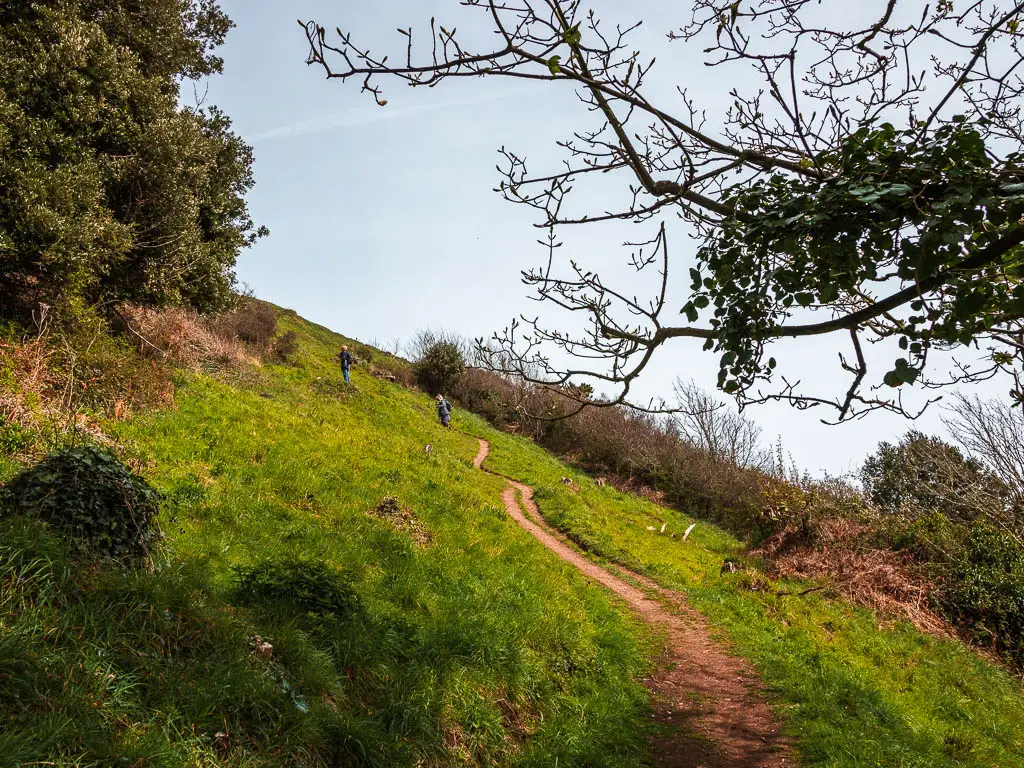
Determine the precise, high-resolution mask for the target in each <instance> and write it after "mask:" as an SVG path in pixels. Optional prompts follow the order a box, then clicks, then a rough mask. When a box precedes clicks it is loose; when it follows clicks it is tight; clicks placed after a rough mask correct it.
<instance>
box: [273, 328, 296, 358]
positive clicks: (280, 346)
mask: <svg viewBox="0 0 1024 768" xmlns="http://www.w3.org/2000/svg"><path fill="white" fill-rule="evenodd" d="M298 351H299V334H297V333H296V332H295V331H286V332H285V333H283V334H281V335H280V336H279V337H278V338H276V339H274V343H273V344H271V345H270V357H271V359H272V360H275V361H276V362H279V363H288V362H291V360H292V358H294V357H295V355H296V353H297V352H298Z"/></svg>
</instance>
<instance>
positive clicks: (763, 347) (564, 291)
mask: <svg viewBox="0 0 1024 768" xmlns="http://www.w3.org/2000/svg"><path fill="white" fill-rule="evenodd" d="M452 5H453V6H456V5H458V6H462V7H463V9H464V12H463V17H462V18H460V19H458V21H459V24H458V29H459V30H461V31H460V32H457V31H456V25H455V24H453V23H451V22H450V21H448V20H444V23H441V22H439V21H435V20H434V19H431V20H430V24H429V29H428V30H427V31H426V33H425V36H426V38H427V39H426V41H424V40H423V39H422V38H423V36H424V35H423V33H422V32H421V33H417V32H415V31H414V28H413V27H411V26H402V27H400V28H399V29H398V32H399V34H400V36H401V37H400V47H399V49H398V50H397V51H390V52H387V54H385V53H379V54H378V53H377V52H375V51H372V50H370V49H369V48H367V47H365V46H362V45H360V44H359V43H358V42H357V41H356V40H354V39H353V36H352V35H351V34H350V33H349V32H347V31H345V30H342V29H338V30H337V36H335V34H334V33H329V32H328V31H327V28H326V27H325V26H324V25H322V24H320V23H319V22H317V21H312V22H306V23H304V27H305V32H306V36H307V39H308V43H309V58H308V61H309V63H310V64H313V65H315V66H318V67H319V68H321V69H322V70H323V71H324V72H325V73H326V75H327V76H328V77H329V78H338V79H340V80H342V81H347V80H354V81H356V82H358V83H360V84H361V86H362V90H363V91H364V92H366V93H368V94H369V95H370V97H371V98H373V99H374V100H375V101H376V102H377V103H378V104H380V105H381V106H382V107H383V106H384V105H385V104H386V103H387V100H386V99H385V98H384V97H383V95H384V94H383V87H384V85H383V83H384V79H385V78H392V79H396V80H399V81H402V82H405V83H407V84H409V85H412V86H416V87H420V86H428V87H433V86H436V85H438V84H440V83H442V82H444V81H446V80H448V79H450V78H483V79H488V78H490V79H493V78H518V79H521V80H538V81H555V82H561V83H565V85H566V86H568V87H570V88H574V89H575V90H576V92H577V93H578V94H579V97H580V100H581V102H582V106H583V111H582V113H581V118H580V125H579V127H578V128H577V129H576V130H575V131H574V132H573V134H572V135H571V136H568V137H565V138H564V139H561V140H560V141H559V142H558V144H559V146H560V147H561V149H562V150H563V152H564V154H565V157H564V161H563V163H562V164H561V165H560V166H558V167H556V168H553V169H544V170H541V171H539V172H538V171H534V170H533V169H530V168H528V167H527V162H526V159H525V158H524V157H523V156H522V155H520V154H517V153H516V152H514V151H511V150H505V149H503V150H502V155H503V158H504V162H503V165H502V166H501V167H500V170H501V173H502V178H501V180H500V185H499V188H500V191H501V193H502V194H503V195H504V196H505V197H506V199H508V200H509V201H510V202H513V203H515V204H518V205H526V206H529V207H531V208H533V209H535V210H536V211H537V212H538V214H539V216H540V220H539V221H538V226H541V227H544V228H546V229H547V230H548V237H547V240H546V247H547V249H548V256H547V258H546V259H545V263H544V264H543V266H542V267H540V268H538V269H527V270H525V271H524V279H525V281H526V283H527V284H529V285H531V286H533V287H534V288H535V290H536V291H537V295H538V298H540V299H541V300H542V301H546V302H549V303H551V304H553V305H557V306H559V307H561V308H562V309H564V310H566V311H567V312H570V313H576V314H577V315H580V316H584V317H586V318H587V322H586V323H585V324H584V326H583V330H580V331H578V332H576V333H567V332H565V331H564V330H558V329H554V328H551V327H548V326H545V325H543V324H542V323H540V322H538V321H536V320H533V321H530V320H528V319H525V318H522V319H520V320H518V321H516V322H515V323H513V325H512V326H511V327H510V328H509V329H507V330H506V332H505V333H503V334H499V335H498V336H497V337H496V338H495V340H494V343H493V344H492V351H493V361H494V362H493V364H494V365H495V367H497V368H499V369H502V370H506V371H516V372H519V373H522V374H524V375H526V376H527V377H529V378H531V379H532V380H537V381H542V382H544V383H546V384H548V385H550V386H553V387H565V386H566V385H569V384H571V383H573V382H576V381H579V379H580V377H586V378H589V379H591V380H593V381H595V382H599V383H600V384H601V385H602V386H615V387H617V390H618V395H617V396H615V397H612V398H609V399H608V400H607V401H606V403H605V404H614V403H619V402H624V401H625V400H626V398H628V397H629V394H630V389H631V387H632V386H633V384H634V382H635V380H636V378H637V377H638V376H639V375H640V374H641V372H642V371H643V370H644V368H645V367H646V366H647V364H648V362H649V361H650V359H651V358H652V355H653V354H654V353H655V352H656V351H658V350H659V349H660V348H661V347H662V346H664V345H666V344H668V343H669V342H671V341H672V340H673V339H678V338H696V339H701V340H703V341H704V346H705V349H706V350H709V351H713V352H715V353H717V356H718V360H719V386H720V387H721V388H722V389H724V390H725V391H727V392H730V393H733V394H735V395H736V396H737V397H738V398H739V400H740V402H741V403H744V404H746V403H753V402H763V401H765V400H772V399H774V400H784V401H788V402H791V403H792V404H794V405H797V406H798V407H810V406H816V405H820V406H825V407H828V408H831V409H834V411H833V412H832V416H831V418H834V419H837V420H844V419H849V418H855V417H856V416H858V415H860V414H863V413H865V412H866V411H869V410H872V409H877V408H884V409H889V410H893V411H897V412H900V413H904V414H907V415H914V413H915V411H913V409H908V408H905V406H904V402H903V399H902V393H903V391H904V390H905V389H907V388H910V387H916V388H919V389H923V390H928V389H930V388H937V387H941V386H944V385H950V384H957V383H962V382H966V381H976V380H978V379H981V378H985V377H990V376H993V375H996V374H998V373H1000V372H1003V373H1009V374H1010V375H1011V376H1013V377H1014V384H1013V386H1012V396H1013V397H1015V398H1017V399H1019V400H1022V401H1024V394H1022V381H1021V372H1022V369H1024V325H1022V318H1024V282H1022V280H1021V277H1022V274H1024V250H1022V248H1021V244H1022V242H1024V221H1022V218H1024V165H1022V157H1021V145H1022V142H1024V124H1022V119H1021V118H1022V115H1021V99H1022V95H1024V79H1022V71H1024V68H1022V60H1024V56H1022V55H1021V50H1020V44H1021V40H1022V36H1024V25H1022V24H1021V20H1022V19H1021V16H1022V14H1024V3H1018V2H1008V1H1007V0H969V1H968V2H952V1H951V0H940V1H939V2H938V3H935V4H931V5H923V4H921V3H919V2H912V1H911V0H870V2H865V3H859V4H849V5H848V6H844V8H843V9H842V12H837V11H836V10H835V9H834V7H832V6H829V7H826V5H828V4H824V5H823V4H821V3H818V2H812V0H691V2H690V3H689V8H685V9H684V8H680V19H679V25H678V26H677V27H676V28H675V29H671V30H665V33H666V38H667V43H666V44H671V45H683V46H693V47H696V49H697V50H699V51H700V52H701V55H702V56H703V57H704V59H705V62H706V64H707V65H708V66H710V67H719V68H723V69H724V70H725V71H726V72H727V73H728V76H729V82H732V83H735V85H734V87H733V88H732V90H731V92H730V93H729V99H728V101H729V105H728V106H727V107H724V108H722V109H718V110H717V111H716V109H715V108H714V106H713V102H715V100H716V98H717V97H718V95H719V94H715V93H711V92H709V91H708V90H704V89H702V83H701V80H702V79H701V78H700V77H698V76H696V75H697V73H694V72H692V71H683V72H681V73H680V75H679V83H678V88H677V89H675V91H669V90H668V89H666V88H664V87H659V86H658V84H657V83H654V84H651V83H650V81H651V80H652V77H651V73H652V72H653V71H654V70H655V68H656V65H657V64H656V61H655V58H654V56H653V55H651V54H643V53H641V52H640V51H638V50H635V49H634V48H633V47H632V44H631V34H632V33H633V32H634V31H635V29H636V28H637V27H638V26H639V22H637V24H635V25H633V26H630V25H629V24H626V25H617V26H610V25H608V24H602V21H601V19H600V18H599V14H598V13H597V12H596V11H594V10H587V8H586V7H585V6H584V5H583V4H582V3H580V2H578V0H462V2H459V3H456V2H454V1H453V3H452ZM474 12H475V13H476V22H477V26H476V27H474V26H473V19H472V18H471V17H472V14H473V13H474ZM482 30H486V31H490V32H491V33H492V34H491V35H490V36H487V35H483V34H480V32H481V31H482ZM488 37H489V39H491V40H493V41H495V42H494V43H493V44H487V43H485V44H479V43H478V41H480V40H487V39H488ZM661 74H664V73H661ZM720 82H721V80H719V81H718V82H717V83H714V84H713V86H712V87H714V88H717V89H720V88H721V86H720V84H719V83H720ZM586 121H589V124H588V123H587V122H586ZM609 178H617V179H618V181H619V189H620V191H621V194H620V195H619V196H618V198H617V199H613V198H609V197H607V196H604V198H605V199H606V202H605V200H604V199H603V201H602V207H601V208H600V209H599V210H594V209H592V208H590V207H588V201H589V200H593V199H597V198H596V197H595V196H594V195H589V196H587V195H580V194H578V190H580V189H586V188H588V187H589V188H591V189H600V190H602V195H603V190H606V189H607V184H608V179H609ZM598 185H600V186H598ZM580 201H582V202H580ZM616 206H617V207H616ZM616 220H617V221H628V222H634V223H644V222H648V225H647V226H649V227H650V228H651V229H650V233H649V235H648V236H645V237H642V238H639V240H641V242H637V243H632V244H627V246H628V247H629V251H630V256H629V259H628V262H629V263H630V264H631V265H632V266H634V267H635V268H636V269H637V270H639V271H640V272H644V273H646V272H651V273H654V275H653V277H654V278H655V279H653V280H652V288H651V290H652V295H651V296H650V297H647V298H643V297H641V298H637V296H636V295H635V294H634V293H633V290H634V289H633V288H632V287H630V286H624V285H621V284H615V282H614V281H606V280H603V279H602V278H601V276H600V275H599V274H598V273H597V272H596V270H595V268H594V267H592V266H590V265H588V259H587V256H586V255H583V256H580V257H579V258H561V257H560V251H559V250H558V248H559V246H560V245H561V241H560V240H559V236H558V235H557V234H556V233H557V232H558V231H559V230H560V229H561V228H565V227H579V226H587V227H599V226H602V223H603V222H608V221H616ZM679 236H692V237H694V238H695V239H696V242H697V246H696V248H695V249H694V250H693V251H692V252H691V253H689V254H683V255H682V256H680V255H678V254H676V252H675V250H673V249H670V241H671V242H675V239H678V238H679ZM670 250H671V252H672V254H673V255H672V258H671V259H670V256H669V254H670ZM670 266H672V267H673V268H674V269H679V268H680V267H682V268H683V269H684V270H686V271H688V273H689V277H690V286H689V295H688V296H686V297H682V298H681V299H679V300H678V301H677V300H676V299H674V298H673V297H672V296H670V295H669V291H668V286H669V277H668V275H669V267H670ZM685 273H686V272H685V271H684V274H685ZM679 315H682V316H683V317H684V318H685V322H684V323H681V324H680V323H679V322H678V320H677V319H676V318H677V317H678V316H679ZM826 334H840V335H841V337H842V338H841V341H842V342H843V344H845V346H846V351H845V352H841V353H840V354H838V356H837V359H836V364H837V365H838V366H839V368H840V370H841V371H843V372H845V373H846V375H848V376H849V385H848V387H847V386H846V385H843V386H842V390H841V391H834V392H833V391H824V392H822V391H818V390H815V389H814V388H813V384H814V382H811V384H810V385H804V384H801V383H800V382H798V381H794V380H793V377H792V376H791V375H787V372H786V371H785V370H782V366H779V365H778V364H777V362H776V358H775V357H774V356H773V354H772V347H773V345H774V344H776V343H777V342H778V341H779V340H780V339H786V338H790V339H800V338H805V337H810V336H820V335H826ZM867 343H872V344H874V345H876V349H877V350H884V358H885V359H887V360H888V362H886V363H885V364H884V365H883V366H881V367H879V366H878V355H877V354H872V355H866V354H865V352H864V350H865V347H866V344H867ZM837 346H838V345H837ZM957 350H960V351H966V352H967V353H968V354H967V358H969V359H963V358H962V359H961V360H960V361H959V362H958V363H957V364H956V365H955V366H954V367H952V368H948V367H947V368H945V369H942V370H939V371H937V373H936V375H930V372H931V371H934V370H936V369H935V365H934V362H932V364H931V365H930V358H931V357H933V356H934V353H936V352H947V351H954V352H955V351H957ZM564 353H568V357H569V359H575V360H581V361H583V362H582V363H581V365H580V366H579V367H572V366H569V367H566V366H564V365H561V364H559V363H558V362H557V361H558V360H562V359H565V354H564ZM869 360H871V361H874V362H873V363H872V365H869ZM979 361H980V362H979ZM872 366H874V367H872ZM950 371H952V373H950ZM809 387H810V388H809ZM926 397H927V395H926ZM581 406H582V403H581Z"/></svg>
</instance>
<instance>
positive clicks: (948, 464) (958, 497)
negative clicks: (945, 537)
mask: <svg viewBox="0 0 1024 768" xmlns="http://www.w3.org/2000/svg"><path fill="white" fill-rule="evenodd" d="M861 478H862V480H863V483H864V488H865V490H866V491H867V494H868V496H869V498H870V499H871V501H873V502H874V503H875V504H876V505H878V507H879V508H880V509H882V510H883V511H885V512H887V513H889V514H891V515H896V516H900V517H902V518H904V519H906V520H908V521H913V520H916V519H918V518H920V517H924V516H927V515H930V514H933V513H938V514H941V515H944V516H946V517H947V518H949V519H950V520H952V521H953V522H957V523H964V524H970V523H972V522H974V521H975V520H980V519H981V520H983V519H992V520H996V519H1003V517H1004V516H1005V514H1006V510H1007V507H1008V502H1009V493H1008V489H1007V488H1006V486H1005V485H1003V483H1001V482H1000V481H999V479H998V478H996V477H995V476H994V475H992V474H991V473H990V472H988V471H987V470H986V469H985V468H984V466H982V464H981V463H980V462H977V461H975V460H974V459H971V458H969V457H966V456H964V455H963V453H961V452H960V450H959V449H957V448H956V447H955V446H952V445H949V444H948V443H944V442H943V441H942V440H940V439H938V438H936V437H929V436H927V435H923V434H921V433H920V432H914V431H911V432H908V433H907V434H906V435H904V436H903V439H902V440H900V442H899V443H898V444H897V445H892V444H890V443H880V444H879V446H878V451H877V452H876V453H875V454H874V455H872V456H869V457H868V458H867V460H866V461H865V462H864V467H863V469H862V470H861Z"/></svg>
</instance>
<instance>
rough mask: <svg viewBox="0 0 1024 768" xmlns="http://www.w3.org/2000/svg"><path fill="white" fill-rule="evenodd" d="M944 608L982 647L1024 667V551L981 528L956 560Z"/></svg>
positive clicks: (943, 595)
mask: <svg viewBox="0 0 1024 768" xmlns="http://www.w3.org/2000/svg"><path fill="white" fill-rule="evenodd" d="M940 604H941V607H942V609H943V611H944V612H945V614H946V615H947V617H948V618H949V619H950V621H952V622H954V623H956V624H959V625H960V626H962V627H964V628H965V629H967V631H969V632H970V633H971V635H972V636H973V639H974V640H975V641H977V642H978V643H980V644H982V645H987V646H989V647H993V648H995V649H996V650H998V651H1000V652H1001V653H1004V654H1005V655H1007V656H1008V657H1010V658H1011V659H1013V660H1014V661H1015V662H1016V663H1017V664H1022V663H1024V548H1022V547H1021V545H1020V544H1019V543H1018V542H1017V541H1015V540H1014V539H1013V538H1011V537H1010V536H1008V535H1006V534H1004V533H1002V532H1000V531H997V530H995V529H993V528H991V527H989V526H987V525H977V526H975V527H974V528H973V529H972V530H971V533H970V536H969V537H968V538H967V540H966V542H965V544H964V547H963V548H962V549H961V550H960V551H959V553H958V554H957V556H956V558H955V560H954V562H953V566H952V569H951V573H950V575H949V578H948V580H947V581H946V583H945V585H944V586H943V590H942V593H941V596H940Z"/></svg>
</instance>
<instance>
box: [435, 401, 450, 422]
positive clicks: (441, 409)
mask: <svg viewBox="0 0 1024 768" xmlns="http://www.w3.org/2000/svg"><path fill="white" fill-rule="evenodd" d="M451 412H452V404H451V403H449V402H448V401H447V400H445V399H443V398H442V399H441V400H440V401H439V402H438V404H437V415H438V416H441V417H442V418H443V417H445V416H448V415H450V414H451Z"/></svg>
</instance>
